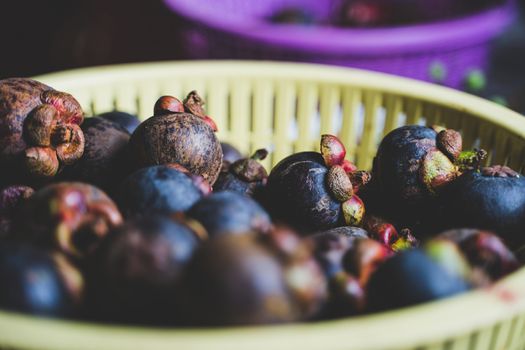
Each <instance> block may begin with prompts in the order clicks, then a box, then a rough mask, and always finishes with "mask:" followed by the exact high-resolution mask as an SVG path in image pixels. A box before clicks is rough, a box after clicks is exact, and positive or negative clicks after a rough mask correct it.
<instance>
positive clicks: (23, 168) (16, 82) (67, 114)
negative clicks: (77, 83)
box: [0, 78, 84, 183]
mask: <svg viewBox="0 0 525 350" xmlns="http://www.w3.org/2000/svg"><path fill="white" fill-rule="evenodd" d="M83 119H84V114H83V112H82V109H81V107H80V105H79V103H78V102H77V101H76V100H75V99H74V98H73V96H71V95H69V94H66V93H63V92H59V91H56V90H53V89H52V88H51V87H49V86H47V85H44V84H42V83H39V82H37V81H35V80H31V79H25V78H11V79H4V80H0V167H1V168H2V169H5V170H7V169H9V171H5V170H4V173H3V174H2V181H4V182H8V183H13V182H15V183H20V181H28V182H34V181H44V180H48V179H51V178H53V177H54V176H55V175H56V174H57V173H58V172H59V171H60V169H62V168H63V167H64V166H67V165H71V164H73V163H75V162H76V161H77V160H78V159H80V157H81V156H82V153H83V152H84V134H83V133H82V130H80V126H79V125H80V124H81V123H82V120H83Z"/></svg>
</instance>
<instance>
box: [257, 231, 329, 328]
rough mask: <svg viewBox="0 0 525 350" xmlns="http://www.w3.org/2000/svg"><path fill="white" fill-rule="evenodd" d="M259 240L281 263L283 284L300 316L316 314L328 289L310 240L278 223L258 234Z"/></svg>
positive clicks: (324, 299) (308, 316)
mask: <svg viewBox="0 0 525 350" xmlns="http://www.w3.org/2000/svg"><path fill="white" fill-rule="evenodd" d="M259 242H261V243H262V244H264V245H265V246H266V247H268V248H269V249H270V250H271V251H272V252H273V253H274V254H276V255H277V257H278V259H279V261H280V262H281V264H282V266H283V269H284V276H285V280H286V285H287V286H288V290H290V293H291V296H292V298H293V300H294V302H295V303H297V305H298V306H299V309H300V312H301V318H302V319H310V318H312V317H313V316H316V315H317V314H318V313H319V311H320V310H321V309H322V307H323V305H324V303H325V302H326V300H327V297H328V295H327V294H328V289H327V280H326V277H325V275H324V273H323V271H322V269H321V267H320V265H319V264H318V263H317V261H316V259H315V257H314V255H313V250H314V246H313V244H312V242H311V241H307V240H304V239H301V237H300V236H299V235H298V234H297V233H296V232H295V231H293V230H292V229H290V228H289V227H286V226H282V225H276V226H275V227H274V228H273V229H272V230H271V231H270V232H269V233H267V234H262V235H260V236H259Z"/></svg>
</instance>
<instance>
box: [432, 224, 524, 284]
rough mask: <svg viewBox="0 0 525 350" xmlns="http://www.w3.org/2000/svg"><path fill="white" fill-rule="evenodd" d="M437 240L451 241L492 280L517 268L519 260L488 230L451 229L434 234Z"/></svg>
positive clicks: (472, 264)
mask: <svg viewBox="0 0 525 350" xmlns="http://www.w3.org/2000/svg"><path fill="white" fill-rule="evenodd" d="M436 239H437V240H446V241H449V242H453V243H455V244H456V245H457V246H458V249H460V250H461V252H462V253H463V254H464V256H465V257H466V258H467V260H468V262H469V264H470V265H471V266H472V267H474V268H477V269H480V270H481V271H483V273H485V274H486V275H487V276H489V277H490V279H491V280H492V281H495V280H497V279H499V278H502V277H504V276H506V275H508V274H509V273H511V272H514V271H515V270H517V269H518V268H519V262H518V260H517V258H516V256H515V255H514V254H513V253H512V251H511V250H510V249H509V248H508V247H507V246H506V245H505V243H504V242H503V240H502V239H501V238H500V237H498V236H497V235H495V234H494V233H492V232H489V231H483V230H478V229H453V230H449V231H445V232H443V233H441V234H440V235H438V236H436Z"/></svg>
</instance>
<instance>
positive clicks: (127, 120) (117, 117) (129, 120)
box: [98, 111, 140, 135]
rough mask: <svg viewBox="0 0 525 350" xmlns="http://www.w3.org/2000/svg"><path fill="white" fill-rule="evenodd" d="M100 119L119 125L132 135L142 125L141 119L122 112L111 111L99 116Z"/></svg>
mask: <svg viewBox="0 0 525 350" xmlns="http://www.w3.org/2000/svg"><path fill="white" fill-rule="evenodd" d="M98 116H99V117H100V118H104V119H107V120H109V121H111V122H114V123H117V124H118V125H120V126H121V127H122V128H124V129H126V131H127V132H128V133H129V134H130V135H131V134H133V132H134V131H135V129H136V128H137V127H138V126H139V125H140V120H139V118H138V117H137V116H136V115H134V114H129V113H126V112H122V111H111V112H106V113H102V114H99V115H98Z"/></svg>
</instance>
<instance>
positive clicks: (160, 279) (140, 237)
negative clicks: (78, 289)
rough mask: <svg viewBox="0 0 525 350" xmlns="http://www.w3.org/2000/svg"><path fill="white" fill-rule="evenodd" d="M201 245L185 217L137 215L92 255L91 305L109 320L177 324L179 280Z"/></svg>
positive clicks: (96, 311)
mask: <svg viewBox="0 0 525 350" xmlns="http://www.w3.org/2000/svg"><path fill="white" fill-rule="evenodd" d="M198 245H199V239H198V237H197V235H196V234H195V233H194V232H193V231H192V229H191V228H190V226H188V225H187V224H186V223H185V222H176V221H174V220H172V219H169V218H166V217H162V216H143V217H140V218H136V219H132V220H130V221H128V222H126V224H124V225H123V226H121V227H119V228H117V229H115V230H113V231H112V232H111V233H110V234H109V235H108V237H107V239H105V240H104V242H103V243H102V244H101V245H100V247H99V249H98V251H97V252H96V254H95V255H93V257H92V259H90V263H91V265H90V268H89V271H90V273H89V282H90V283H91V289H90V290H89V296H88V297H89V300H88V305H89V307H92V308H93V310H92V314H94V317H97V318H99V319H102V320H104V321H113V322H115V321H118V322H127V323H141V324H173V323H177V322H178V321H179V320H180V313H179V312H178V311H177V308H176V305H175V304H176V301H177V297H178V295H179V294H178V290H179V280H180V278H181V275H182V272H183V270H184V268H185V266H186V264H187V263H188V262H189V260H190V259H191V257H192V256H193V254H194V251H195V249H196V248H197V246H198Z"/></svg>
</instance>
